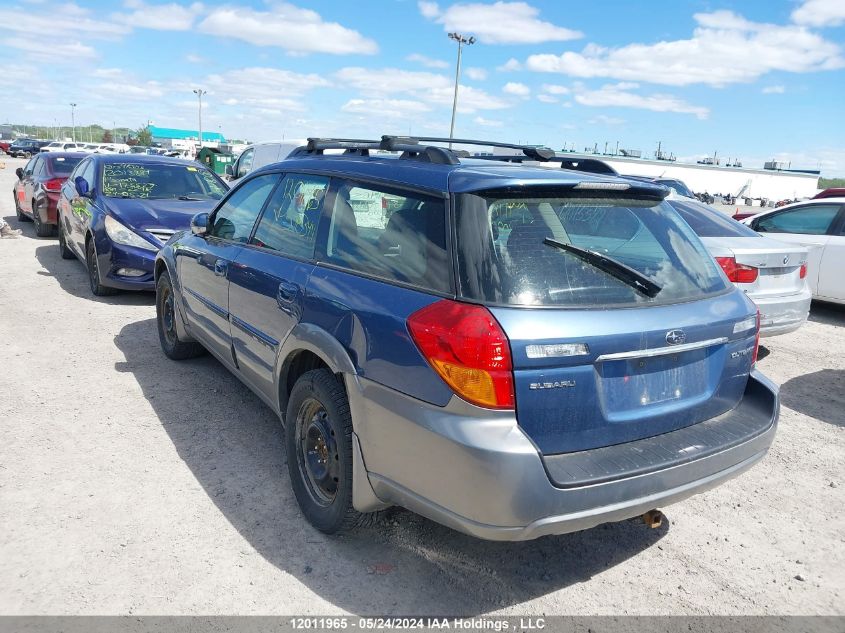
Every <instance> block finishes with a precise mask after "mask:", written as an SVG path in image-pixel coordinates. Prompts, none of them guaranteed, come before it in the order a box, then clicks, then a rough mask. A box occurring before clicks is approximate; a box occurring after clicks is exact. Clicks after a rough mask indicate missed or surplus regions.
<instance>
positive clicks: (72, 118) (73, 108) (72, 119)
mask: <svg viewBox="0 0 845 633" xmlns="http://www.w3.org/2000/svg"><path fill="white" fill-rule="evenodd" d="M70 124H71V126H72V128H73V133H72V135H71V139H72V140H73V142H74V143H76V104H75V103H71V104H70Z"/></svg>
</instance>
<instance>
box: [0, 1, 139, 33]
mask: <svg viewBox="0 0 845 633" xmlns="http://www.w3.org/2000/svg"><path fill="white" fill-rule="evenodd" d="M91 15H92V12H91V11H89V10H88V9H83V8H82V7H79V6H78V5H76V4H73V3H72V2H70V3H66V4H60V5H56V6H54V7H51V8H50V10H49V11H46V12H36V11H33V10H31V9H30V10H26V9H18V8H9V9H0V24H2V25H3V29H4V30H5V31H13V32H18V33H25V34H26V36H27V37H32V34H33V33H49V34H50V35H51V41H55V40H56V39H57V38H59V37H62V36H64V37H73V38H76V39H90V38H93V39H119V38H120V37H122V36H123V35H126V34H127V33H129V32H130V31H131V30H132V29H131V28H130V27H129V26H127V25H125V24H117V23H115V22H109V21H105V20H99V19H94V18H92V17H91Z"/></svg>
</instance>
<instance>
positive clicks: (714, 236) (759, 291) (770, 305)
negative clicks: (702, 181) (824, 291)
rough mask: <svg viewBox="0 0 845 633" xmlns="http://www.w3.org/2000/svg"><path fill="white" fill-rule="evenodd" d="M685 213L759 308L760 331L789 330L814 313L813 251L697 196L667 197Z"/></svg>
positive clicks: (724, 266) (729, 273) (690, 223)
mask: <svg viewBox="0 0 845 633" xmlns="http://www.w3.org/2000/svg"><path fill="white" fill-rule="evenodd" d="M668 202H669V204H671V205H672V206H673V207H674V208H675V209H676V210H677V211H678V213H680V214H681V216H683V218H684V219H685V220H686V221H687V223H688V224H689V225H690V227H692V229H693V230H694V231H695V232H696V233H697V234H698V235H699V237H701V241H702V242H704V245H705V246H706V247H707V250H708V251H710V254H711V255H713V257H715V258H716V261H717V262H719V265H720V266H721V267H722V270H724V271H725V274H726V275H727V276H728V279H730V280H731V281H732V282H734V284H735V285H736V287H737V288H740V289H742V290H744V291H745V293H746V294H747V295H748V297H749V298H750V299H751V300H753V301H754V303H756V304H757V307H758V308H759V309H760V336H775V335H777V334H786V333H787V332H792V331H794V330H797V329H798V328H799V327H801V326H802V325H803V324H804V322H805V321H806V320H807V316H808V315H809V313H810V301H811V300H812V293H811V291H810V287H809V285H808V283H807V257H808V251H807V249H806V248H804V247H803V246H800V245H797V244H787V243H785V242H779V241H777V240H773V239H771V238H768V237H764V236H762V235H760V234H759V233H756V232H755V231H753V230H751V229H750V228H749V227H747V226H745V225H743V224H740V223H739V222H737V221H736V220H734V219H732V218H730V217H728V216H727V215H725V214H724V213H720V212H719V211H717V210H716V209H714V208H712V207H709V206H707V205H705V204H702V203H700V202H697V201H695V200H687V199H680V198H675V199H671V200H669V201H668Z"/></svg>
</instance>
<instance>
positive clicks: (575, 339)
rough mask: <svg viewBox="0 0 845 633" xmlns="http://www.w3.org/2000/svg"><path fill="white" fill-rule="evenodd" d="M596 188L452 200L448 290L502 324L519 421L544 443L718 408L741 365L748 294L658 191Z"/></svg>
mask: <svg viewBox="0 0 845 633" xmlns="http://www.w3.org/2000/svg"><path fill="white" fill-rule="evenodd" d="M608 189H609V191H601V190H600V185H591V187H590V190H589V191H584V192H579V191H573V190H571V189H570V190H569V191H565V192H564V191H540V190H531V189H528V188H526V189H523V190H519V189H510V190H495V191H493V190H490V191H485V192H478V193H473V194H463V195H462V196H458V199H457V205H456V221H457V231H456V232H457V246H458V260H459V261H458V268H459V282H460V285H459V290H460V293H459V294H461V295H462V297H463V298H464V299H468V300H473V301H479V302H483V303H485V304H486V305H487V306H488V308H489V309H490V311H491V313H492V314H493V315H494V317H495V318H496V320H497V321H498V322H499V324H500V325H501V326H502V329H503V331H504V332H505V334H506V335H507V337H508V339H509V341H510V348H511V356H512V365H513V375H514V391H515V400H516V416H517V420H518V422H519V425H520V426H521V427H522V428H523V429H524V431H525V432H526V434H527V435H528V436H529V437H530V438H531V439H532V440H533V441H534V443H535V444H536V445H537V447H538V449H539V450H540V452H541V453H542V454H544V455H552V454H560V453H566V452H574V451H581V450H588V449H592V448H598V447H603V446H610V445H614V444H620V443H623V442H630V441H633V440H637V439H642V438H647V437H651V436H655V435H659V434H662V433H666V432H669V431H673V430H676V429H680V428H683V427H686V426H690V425H693V424H696V423H698V422H702V421H704V420H708V419H710V418H713V417H715V416H718V415H720V414H722V413H724V412H726V411H728V410H730V409H732V408H733V407H735V406H736V405H737V404H738V403H739V401H740V400H741V399H742V394H743V392H744V390H745V387H746V383H747V380H748V375H749V372H750V369H751V365H752V358H753V354H754V347H755V336H756V325H757V323H756V321H757V318H756V309H755V308H754V306H753V304H752V303H751V302H750V301H749V300H748V299H747V298H746V297H744V296H743V294H742V293H741V292H738V291H737V290H735V289H734V288H733V286H732V285H731V284H729V283H728V282H727V281H726V279H725V278H724V276H723V275H722V274H721V272H720V271H719V268H718V267H717V265H716V263H715V261H714V260H713V258H712V257H711V256H710V254H709V253H708V252H707V250H706V249H705V248H704V246H703V244H701V242H700V240H699V239H698V238H697V236H696V235H695V234H694V233H693V231H692V230H691V229H690V228H689V226H688V225H687V224H686V223H684V221H683V220H682V219H681V218H680V217H679V216H678V215H677V212H675V211H674V210H673V209H672V208H671V207H670V206H669V205H668V204H667V203H664V202H661V201H660V199H661V198H662V195H659V196H657V197H655V194H654V193H651V192H648V191H645V192H642V193H641V192H632V191H625V192H624V193H615V192H614V193H611V191H610V188H608ZM488 240H489V242H490V243H488ZM606 260H612V261H606ZM614 262H615V263H614ZM618 264H622V265H623V267H622V268H620V267H619V266H618ZM649 284H651V285H653V286H654V287H656V288H657V291H656V292H652V291H650V290H649Z"/></svg>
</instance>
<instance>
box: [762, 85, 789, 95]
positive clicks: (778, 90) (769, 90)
mask: <svg viewBox="0 0 845 633" xmlns="http://www.w3.org/2000/svg"><path fill="white" fill-rule="evenodd" d="M761 92H762V93H763V94H764V95H782V94H783V93H784V92H786V88H784V87H783V86H766V87H765V88H763V90H761Z"/></svg>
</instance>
